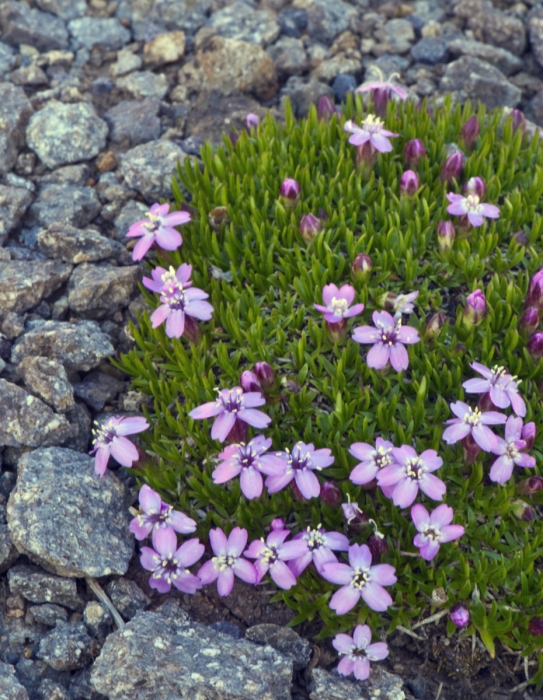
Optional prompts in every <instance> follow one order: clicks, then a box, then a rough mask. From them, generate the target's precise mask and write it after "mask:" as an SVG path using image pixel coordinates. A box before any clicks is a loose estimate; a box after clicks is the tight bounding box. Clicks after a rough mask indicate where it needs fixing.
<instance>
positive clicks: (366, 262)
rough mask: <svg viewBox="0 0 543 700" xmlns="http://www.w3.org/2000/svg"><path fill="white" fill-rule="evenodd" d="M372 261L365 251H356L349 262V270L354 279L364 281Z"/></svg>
mask: <svg viewBox="0 0 543 700" xmlns="http://www.w3.org/2000/svg"><path fill="white" fill-rule="evenodd" d="M372 267H373V263H372V261H371V258H370V256H369V255H368V254H367V253H358V255H356V256H355V259H354V260H353V262H352V264H351V272H352V275H353V277H354V279H355V280H357V281H358V282H365V281H366V280H367V279H368V277H369V274H370V272H371V268H372Z"/></svg>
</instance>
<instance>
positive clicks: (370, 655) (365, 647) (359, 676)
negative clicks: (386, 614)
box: [332, 625, 389, 681]
mask: <svg viewBox="0 0 543 700" xmlns="http://www.w3.org/2000/svg"><path fill="white" fill-rule="evenodd" d="M370 642H371V630H370V628H369V627H368V625H357V626H356V627H355V630H354V632H353V636H352V637H351V636H350V635H348V634H343V633H342V632H340V633H339V634H336V636H335V637H334V639H333V640H332V645H333V647H334V648H335V649H336V650H337V651H338V652H339V655H340V656H343V658H342V659H341V661H340V662H339V664H338V667H337V672H338V673H339V674H340V675H342V676H350V675H351V673H354V677H355V678H356V680H358V681H365V680H367V679H368V678H369V675H370V661H382V659H386V658H387V656H388V654H389V651H388V646H387V644H386V642H375V644H370Z"/></svg>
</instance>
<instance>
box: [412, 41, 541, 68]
mask: <svg viewBox="0 0 543 700" xmlns="http://www.w3.org/2000/svg"><path fill="white" fill-rule="evenodd" d="M542 39H543V37H542ZM419 43H420V42H419ZM417 46H418V44H417ZM448 46H449V51H450V52H451V53H452V55H453V56H455V57H457V56H473V57H474V58H480V59H481V60H482V61H486V62H487V63H490V64H491V65H492V66H494V67H495V68H497V69H498V70H500V71H501V72H502V73H503V74H504V75H511V74H512V73H518V71H520V70H522V66H523V61H522V59H521V58H519V57H518V56H515V54H513V53H511V51H507V50H506V49H500V48H499V47H497V46H491V45H490V44H483V43H482V42H481V41H470V40H468V39H453V40H452V41H450V42H449V44H448ZM414 48H415V47H414ZM411 55H413V52H411ZM413 58H415V56H413ZM415 60H419V59H415Z"/></svg>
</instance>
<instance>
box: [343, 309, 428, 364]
mask: <svg viewBox="0 0 543 700" xmlns="http://www.w3.org/2000/svg"><path fill="white" fill-rule="evenodd" d="M372 319H373V323H374V324H375V327H374V326H357V327H356V328H355V329H354V330H353V340H355V341H356V342H357V343H373V347H372V348H371V350H370V351H369V352H368V356H367V358H366V361H367V363H368V367H372V368H373V369H383V367H386V365H387V364H388V363H389V362H390V364H391V365H392V366H393V367H394V369H395V370H396V371H397V372H400V371H401V370H402V369H407V368H408V366H409V356H408V354H407V350H406V349H405V347H404V345H412V344H413V343H418V342H419V340H420V338H419V333H418V331H417V329H416V328H412V327H411V326H403V325H402V321H401V318H400V317H399V316H398V317H396V318H392V316H391V315H390V314H389V313H388V311H374V312H373V316H372Z"/></svg>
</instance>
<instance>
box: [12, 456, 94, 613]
mask: <svg viewBox="0 0 543 700" xmlns="http://www.w3.org/2000/svg"><path fill="white" fill-rule="evenodd" d="M30 454H32V453H30ZM8 581H9V590H10V591H11V593H13V594H14V595H17V594H18V595H20V596H22V597H23V598H24V599H25V600H29V601H30V602H32V603H54V604H55V605H54V608H53V606H49V607H48V608H46V607H45V605H40V606H39V607H40V608H43V610H42V611H41V613H40V611H39V610H35V613H36V615H37V617H38V619H37V622H40V619H39V618H40V617H41V618H43V619H46V620H48V622H44V623H43V624H46V625H49V624H50V622H51V621H52V619H53V618H54V617H55V615H57V618H58V619H64V615H63V614H62V613H60V612H59V610H62V611H64V612H66V611H65V610H64V608H69V609H70V610H83V608H84V607H85V604H84V603H83V600H82V599H81V598H80V596H79V594H78V593H77V584H76V582H75V580H74V579H72V578H61V577H60V576H55V575H54V574H49V573H47V572H46V571H43V569H40V568H39V567H38V566H33V565H30V564H17V565H16V566H13V567H12V568H11V569H10V570H9V571H8ZM58 606H62V608H58ZM57 608H58V609H57ZM32 614H33V616H34V612H33V613H32Z"/></svg>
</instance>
